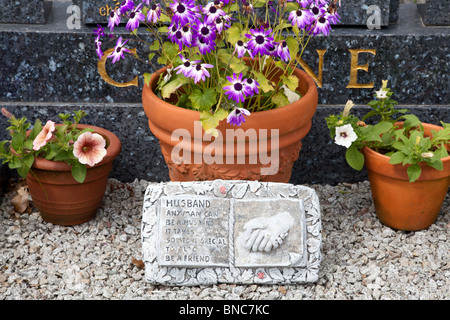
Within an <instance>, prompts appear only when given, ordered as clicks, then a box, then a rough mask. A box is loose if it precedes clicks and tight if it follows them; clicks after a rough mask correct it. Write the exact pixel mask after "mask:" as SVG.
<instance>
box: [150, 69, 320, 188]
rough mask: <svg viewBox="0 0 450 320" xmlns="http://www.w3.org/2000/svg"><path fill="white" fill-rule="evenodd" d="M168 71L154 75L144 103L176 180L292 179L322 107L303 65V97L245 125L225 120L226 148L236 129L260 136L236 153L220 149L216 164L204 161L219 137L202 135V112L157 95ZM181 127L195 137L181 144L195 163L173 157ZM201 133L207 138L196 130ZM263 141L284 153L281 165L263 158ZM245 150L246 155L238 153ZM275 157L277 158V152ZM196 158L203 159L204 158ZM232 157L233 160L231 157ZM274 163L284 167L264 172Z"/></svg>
mask: <svg viewBox="0 0 450 320" xmlns="http://www.w3.org/2000/svg"><path fill="white" fill-rule="evenodd" d="M165 71H166V68H163V69H160V70H158V73H154V74H153V75H152V77H151V80H150V83H149V86H147V85H144V88H143V92H142V102H143V107H144V110H145V113H146V115H147V117H148V124H149V127H150V130H151V131H152V133H153V134H154V135H155V136H156V137H157V138H158V139H159V142H160V146H161V151H162V154H163V156H164V159H165V161H166V163H167V166H168V168H169V176H170V178H171V180H173V181H193V180H214V179H224V180H260V181H272V182H289V180H290V177H291V173H292V166H293V164H294V162H295V161H296V160H297V159H298V156H299V152H300V149H301V146H302V141H301V140H302V139H303V138H304V137H305V136H306V134H307V133H308V132H309V130H310V129H311V123H312V122H311V119H312V117H313V116H314V114H315V112H316V109H317V101H318V95H317V87H316V84H315V83H314V80H313V79H312V78H311V77H310V76H309V75H307V74H306V73H305V72H303V71H302V70H300V69H296V70H295V72H294V75H295V76H296V77H297V78H298V80H299V82H298V89H299V92H300V93H301V94H302V98H301V99H300V100H298V101H296V102H294V103H292V104H289V105H287V106H284V107H282V108H278V109H273V110H268V111H261V112H254V113H252V114H251V116H250V117H248V118H247V120H246V122H245V123H243V124H242V125H241V126H239V127H237V126H232V125H230V124H228V123H227V121H226V119H225V120H222V121H221V122H220V124H219V126H218V127H217V130H218V131H219V132H220V133H221V135H222V136H223V137H224V138H223V145H222V147H221V150H226V149H227V148H226V145H227V139H226V135H227V132H233V131H231V130H236V129H242V130H243V132H252V133H253V132H256V136H255V135H253V136H251V137H248V138H246V140H245V143H244V144H241V145H240V146H238V144H237V143H236V144H235V145H234V152H233V154H231V157H230V152H228V153H227V151H218V152H217V150H216V153H214V156H216V159H217V158H218V159H221V160H219V161H215V163H211V162H208V161H203V160H204V158H203V155H204V154H205V149H206V148H208V146H209V145H210V144H211V143H212V142H213V141H215V142H216V140H215V139H214V138H211V140H210V141H205V139H202V136H203V135H204V134H205V133H204V131H203V129H202V128H201V126H200V129H198V127H197V130H196V129H195V125H194V122H196V121H197V122H198V123H197V124H199V120H200V113H199V112H198V111H193V110H188V109H184V108H180V107H177V106H175V105H172V104H170V103H167V102H165V101H163V100H161V99H160V98H158V97H157V96H156V95H155V93H154V90H155V88H156V85H157V80H158V78H159V74H164V73H165ZM276 76H277V75H275V78H276ZM278 76H279V75H278ZM275 78H274V79H275ZM177 129H184V130H187V131H186V132H188V133H189V136H190V137H191V139H184V138H183V141H182V144H181V145H182V146H183V149H184V150H185V151H186V150H188V151H187V152H188V154H187V155H186V154H183V158H184V159H185V158H188V159H190V160H189V161H181V162H177V161H174V159H173V157H172V150H173V149H174V147H175V146H177V145H178V147H180V144H179V143H180V140H181V139H172V134H173V133H174V131H175V130H177ZM228 129H231V130H228ZM272 129H273V130H279V131H278V136H276V132H275V131H271V130H272ZM227 130H228V131H227ZM248 130H249V131H248ZM199 131H200V133H201V137H198V135H197V136H196V134H195V133H196V132H197V133H198V132H199ZM261 132H264V133H267V137H264V136H262V137H261ZM272 132H273V133H274V134H273V135H272V134H271V133H272ZM276 139H278V141H277V140H276ZM277 142H278V143H277ZM260 143H263V144H264V145H263V148H264V146H266V147H267V150H268V152H269V153H267V154H268V155H269V154H270V155H272V154H276V152H278V155H279V156H278V158H277V159H276V161H277V164H274V163H273V162H274V161H273V162H272V161H270V160H269V161H270V163H267V159H266V160H265V161H261V152H260V150H261V149H260ZM243 146H245V149H243ZM272 146H274V148H273V149H272V148H271V147H272ZM238 147H240V148H241V149H240V150H245V155H244V152H241V153H239V152H240V151H238V149H237V148H238ZM206 150H208V149H206ZM265 151H266V150H264V152H265ZM272 152H273V153H272ZM239 154H241V155H243V156H242V157H238V155H239ZM227 157H228V160H227ZM274 158H276V157H275V156H274ZM196 159H201V161H198V160H196ZM230 159H233V160H232V161H230ZM255 159H256V161H255ZM263 162H266V163H263ZM269 167H272V168H275V170H276V168H277V167H278V170H276V171H275V172H271V173H267V172H265V171H264V170H262V169H266V170H267V169H268V168H269Z"/></svg>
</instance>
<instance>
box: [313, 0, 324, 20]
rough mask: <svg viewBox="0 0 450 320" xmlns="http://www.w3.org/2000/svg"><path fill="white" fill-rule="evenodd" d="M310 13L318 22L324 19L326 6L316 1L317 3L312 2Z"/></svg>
mask: <svg viewBox="0 0 450 320" xmlns="http://www.w3.org/2000/svg"><path fill="white" fill-rule="evenodd" d="M309 11H310V12H311V14H312V15H313V17H312V20H313V21H314V20H317V19H319V18H320V17H322V16H323V15H324V14H325V12H326V9H325V6H324V5H322V4H321V3H320V2H318V1H316V2H314V1H313V2H311V5H310V7H309Z"/></svg>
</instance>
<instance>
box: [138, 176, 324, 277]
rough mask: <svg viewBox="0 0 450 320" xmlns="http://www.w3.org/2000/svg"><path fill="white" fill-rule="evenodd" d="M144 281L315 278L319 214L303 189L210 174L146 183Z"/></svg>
mask: <svg viewBox="0 0 450 320" xmlns="http://www.w3.org/2000/svg"><path fill="white" fill-rule="evenodd" d="M143 209H144V211H143V219H142V249H143V261H144V263H145V279H146V281H147V282H149V283H153V284H163V285H180V286H181V285H183V286H185V285H213V284H217V283H260V284H283V283H308V282H315V281H317V279H318V272H319V265H320V262H321V217H320V205H319V200H318V197H317V194H316V193H315V191H314V190H313V189H311V188H308V187H305V186H296V185H292V184H284V183H267V182H265V183H262V182H258V181H239V180H236V181H229V180H214V181H204V182H167V183H161V184H151V185H149V186H148V188H147V191H146V193H145V197H144V206H143Z"/></svg>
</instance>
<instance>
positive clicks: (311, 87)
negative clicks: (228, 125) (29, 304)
mask: <svg viewBox="0 0 450 320" xmlns="http://www.w3.org/2000/svg"><path fill="white" fill-rule="evenodd" d="M166 70H167V67H163V68H161V69H159V70H158V71H156V72H154V73H153V74H152V75H151V77H150V81H149V84H148V85H147V84H145V83H144V88H145V87H147V88H148V89H150V90H147V92H148V94H149V95H150V96H151V97H154V98H156V99H159V100H161V102H162V103H163V104H164V105H165V106H166V107H167V108H170V109H174V110H175V109H176V110H180V109H181V110H184V111H182V112H186V115H190V116H198V115H199V114H200V111H197V110H190V109H186V108H182V107H178V106H176V105H173V104H171V103H169V102H166V101H164V100H163V99H160V98H159V97H158V96H156V95H155V92H154V91H153V84H154V83H155V82H156V81H157V80H158V77H160V76H161V75H162V74H164V73H165V72H166ZM293 74H294V75H296V76H297V77H298V78H299V79H303V80H305V81H306V83H307V84H308V89H307V91H306V93H305V95H302V97H301V98H300V99H299V100H297V101H295V102H293V103H290V104H288V105H285V106H283V107H281V108H275V109H271V110H264V111H257V112H252V115H251V116H252V117H253V118H255V117H262V116H264V117H270V116H271V114H274V113H278V112H280V110H283V111H282V112H290V110H291V109H294V108H296V107H297V106H298V105H299V101H301V100H307V99H308V98H309V99H311V98H312V99H314V95H315V96H317V88H316V83H315V82H314V80H313V78H312V77H310V76H309V75H308V74H307V73H306V72H305V71H303V70H301V69H299V68H296V69H295V70H294V73H293ZM316 99H317V98H316ZM169 111H170V110H169ZM255 120H257V119H255ZM243 125H245V123H244V124H243Z"/></svg>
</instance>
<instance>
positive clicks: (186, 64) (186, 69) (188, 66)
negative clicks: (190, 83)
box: [174, 54, 201, 78]
mask: <svg viewBox="0 0 450 320" xmlns="http://www.w3.org/2000/svg"><path fill="white" fill-rule="evenodd" d="M180 58H181V61H182V62H183V63H182V64H180V65H179V66H178V67H176V68H175V69H174V70H177V74H180V73H183V75H184V76H185V77H187V78H188V77H189V74H190V72H191V70H192V68H194V67H195V66H196V65H197V63H200V62H201V60H195V61H189V59H186V58H185V57H184V56H182V55H181V54H180Z"/></svg>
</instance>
